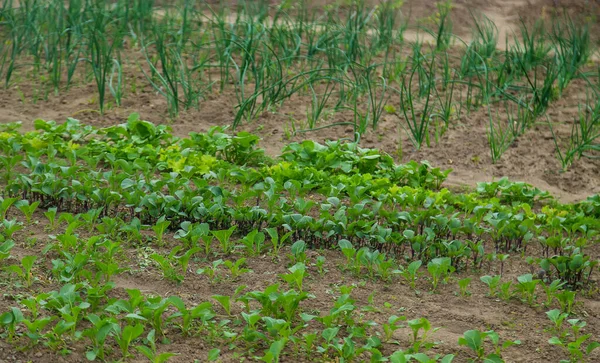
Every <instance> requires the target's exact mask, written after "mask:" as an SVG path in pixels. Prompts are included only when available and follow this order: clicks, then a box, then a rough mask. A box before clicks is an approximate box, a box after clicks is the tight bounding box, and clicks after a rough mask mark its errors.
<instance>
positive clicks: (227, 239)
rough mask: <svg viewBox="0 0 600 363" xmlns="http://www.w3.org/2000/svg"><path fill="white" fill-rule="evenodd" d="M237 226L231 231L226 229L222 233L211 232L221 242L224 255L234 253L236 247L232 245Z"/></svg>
mask: <svg viewBox="0 0 600 363" xmlns="http://www.w3.org/2000/svg"><path fill="white" fill-rule="evenodd" d="M236 228H237V226H232V227H231V228H229V229H224V230H221V231H211V233H212V235H213V236H215V238H216V239H217V240H218V241H219V243H220V244H221V250H222V251H223V253H224V254H226V255H228V254H230V253H231V252H232V251H233V247H234V245H233V244H232V243H231V236H232V235H233V232H234V231H235V229H236Z"/></svg>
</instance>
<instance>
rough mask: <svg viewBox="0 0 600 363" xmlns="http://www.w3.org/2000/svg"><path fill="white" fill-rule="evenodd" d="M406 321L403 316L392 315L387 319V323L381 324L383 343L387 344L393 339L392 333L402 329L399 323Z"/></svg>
mask: <svg viewBox="0 0 600 363" xmlns="http://www.w3.org/2000/svg"><path fill="white" fill-rule="evenodd" d="M402 321H406V317H405V316H396V315H392V316H390V317H389V318H388V321H387V323H385V324H383V326H382V327H383V334H384V340H383V342H384V343H389V342H390V341H391V340H392V338H393V337H394V332H395V331H396V330H398V329H401V328H402V327H404V325H403V324H400V322H402Z"/></svg>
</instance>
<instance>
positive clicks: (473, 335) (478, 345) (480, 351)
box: [458, 330, 521, 362]
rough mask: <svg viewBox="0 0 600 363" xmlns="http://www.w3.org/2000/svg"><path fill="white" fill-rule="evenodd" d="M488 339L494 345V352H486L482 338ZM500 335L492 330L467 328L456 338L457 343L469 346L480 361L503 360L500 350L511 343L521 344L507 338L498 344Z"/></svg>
mask: <svg viewBox="0 0 600 363" xmlns="http://www.w3.org/2000/svg"><path fill="white" fill-rule="evenodd" d="M486 339H488V340H489V341H490V342H491V343H492V345H493V346H494V352H493V353H488V354H486V351H485V346H484V344H483V342H484V340H486ZM499 343H500V337H499V336H498V333H496V332H495V331H493V330H489V331H486V332H481V331H479V330H468V331H466V332H465V333H464V334H463V336H462V337H460V338H458V344H459V345H462V346H467V347H469V348H470V349H471V350H472V351H473V352H474V353H475V354H476V355H477V361H480V362H503V361H504V360H503V359H502V351H503V350H504V349H506V348H508V347H510V346H512V345H515V344H521V342H520V341H519V340H515V341H511V340H507V341H505V342H504V343H503V344H502V345H499Z"/></svg>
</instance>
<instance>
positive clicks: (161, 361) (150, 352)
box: [135, 329, 178, 363]
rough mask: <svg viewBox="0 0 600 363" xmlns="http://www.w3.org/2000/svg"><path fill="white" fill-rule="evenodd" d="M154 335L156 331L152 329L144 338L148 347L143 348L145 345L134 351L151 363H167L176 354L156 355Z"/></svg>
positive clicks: (137, 347)
mask: <svg viewBox="0 0 600 363" xmlns="http://www.w3.org/2000/svg"><path fill="white" fill-rule="evenodd" d="M155 335H156V331H155V330H154V329H152V330H151V331H150V333H148V336H147V337H146V341H147V342H148V344H149V345H150V346H149V347H147V346H145V345H138V346H136V347H135V349H136V350H137V351H138V352H140V353H142V354H143V355H144V356H145V357H146V358H148V360H149V361H150V362H151V363H165V362H167V361H168V360H169V359H170V358H171V357H175V356H177V355H178V354H175V353H168V352H165V353H158V352H157V351H156V342H155V341H156V340H155Z"/></svg>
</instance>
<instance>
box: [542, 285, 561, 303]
mask: <svg viewBox="0 0 600 363" xmlns="http://www.w3.org/2000/svg"><path fill="white" fill-rule="evenodd" d="M565 284H566V282H565V281H561V280H559V279H556V280H554V281H552V282H551V283H549V284H542V287H543V288H544V291H545V292H546V301H545V302H544V306H546V307H550V305H552V301H554V298H555V296H556V294H557V292H558V291H559V290H560V289H561V288H562V287H563V286H564V285H565Z"/></svg>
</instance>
